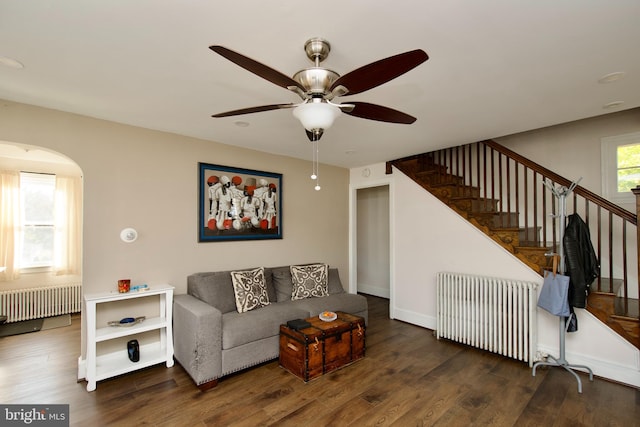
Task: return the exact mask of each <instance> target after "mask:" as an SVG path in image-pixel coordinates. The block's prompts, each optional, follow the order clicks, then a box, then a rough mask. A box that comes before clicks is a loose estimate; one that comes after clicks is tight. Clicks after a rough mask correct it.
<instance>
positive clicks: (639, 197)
mask: <svg viewBox="0 0 640 427" xmlns="http://www.w3.org/2000/svg"><path fill="white" fill-rule="evenodd" d="M631 191H633V194H635V196H636V218H637V217H638V213H640V185H638V186H637V187H636V188H632V189H631ZM636 230H637V233H638V243H637V244H638V247H637V249H636V251H637V254H638V292H640V227H638V226H637V225H636Z"/></svg>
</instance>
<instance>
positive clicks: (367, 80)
mask: <svg viewBox="0 0 640 427" xmlns="http://www.w3.org/2000/svg"><path fill="white" fill-rule="evenodd" d="M427 59H429V56H428V55H427V53H426V52H425V51H423V50H422V49H416V50H412V51H409V52H405V53H401V54H398V55H395V56H390V57H389V58H385V59H381V60H379V61H376V62H372V63H371V64H369V65H365V66H364V67H360V68H358V69H357V70H353V71H351V72H350V73H347V74H345V75H344V76H342V77H339V78H338V79H337V80H336V81H335V82H333V84H332V85H331V88H330V89H329V90H330V91H332V92H333V90H334V89H336V88H338V92H337V93H336V95H340V96H342V95H355V94H357V93H361V92H364V91H366V90H369V89H372V88H374V87H376V86H380V85H381V84H383V83H386V82H388V81H389V80H393V79H395V78H396V77H398V76H401V75H402V74H404V73H406V72H407V71H410V70H412V69H414V68H415V67H417V66H418V65H420V64H422V63H423V62H424V61H426V60H427ZM345 89H346V93H344V92H345Z"/></svg>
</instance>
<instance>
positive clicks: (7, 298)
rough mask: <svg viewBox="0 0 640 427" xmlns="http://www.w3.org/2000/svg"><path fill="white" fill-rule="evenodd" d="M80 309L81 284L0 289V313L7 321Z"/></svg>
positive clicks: (56, 314)
mask: <svg viewBox="0 0 640 427" xmlns="http://www.w3.org/2000/svg"><path fill="white" fill-rule="evenodd" d="M81 309H82V284H81V283H69V284H64V285H56V286H47V287H41V288H29V289H16V290H9V291H0V315H4V316H7V322H18V321H21V320H30V319H39V318H43V317H51V316H58V315H61V314H67V313H77V312H79V311H80V310H81Z"/></svg>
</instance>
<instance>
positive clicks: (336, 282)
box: [327, 268, 344, 295]
mask: <svg viewBox="0 0 640 427" xmlns="http://www.w3.org/2000/svg"><path fill="white" fill-rule="evenodd" d="M327 288H328V290H329V295H333V294H342V293H344V288H343V287H342V282H341V281H340V275H339V274H338V269H337V268H330V269H329V283H328V284H327Z"/></svg>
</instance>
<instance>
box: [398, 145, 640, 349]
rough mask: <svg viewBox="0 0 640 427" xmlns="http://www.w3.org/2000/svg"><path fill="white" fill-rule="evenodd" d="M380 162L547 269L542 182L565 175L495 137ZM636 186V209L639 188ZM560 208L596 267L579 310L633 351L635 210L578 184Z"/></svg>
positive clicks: (549, 205)
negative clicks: (578, 223) (575, 224)
mask: <svg viewBox="0 0 640 427" xmlns="http://www.w3.org/2000/svg"><path fill="white" fill-rule="evenodd" d="M386 166H387V173H392V171H393V169H392V166H394V167H396V168H397V169H398V170H400V171H402V172H403V173H404V174H405V175H407V176H408V177H409V178H411V179H413V180H414V181H415V182H417V183H418V184H420V185H421V186H422V187H424V188H425V189H426V190H427V191H429V192H430V193H432V194H433V195H434V196H436V197H437V198H438V199H440V200H441V201H442V202H443V203H445V204H447V205H448V206H449V207H450V208H451V209H453V210H454V211H455V212H456V213H457V214H458V215H460V216H462V217H463V218H465V219H466V220H467V221H469V222H470V223H471V224H473V225H474V226H475V227H477V228H478V229H480V230H481V231H482V232H484V233H485V234H486V235H488V236H489V237H491V238H492V239H493V240H495V241H496V242H497V243H499V244H500V245H502V246H503V247H504V248H505V249H507V250H508V251H509V252H511V253H512V254H513V255H514V256H515V257H517V258H518V259H520V260H521V261H522V262H523V263H524V264H526V265H527V266H529V267H530V268H531V269H533V270H534V271H536V272H537V273H538V274H541V275H542V274H544V270H545V269H549V268H550V261H551V257H550V255H551V254H553V253H554V252H557V250H558V243H559V242H558V237H559V232H558V226H559V225H558V221H557V220H556V218H554V217H553V214H554V213H556V212H557V199H556V198H555V197H554V196H553V194H552V192H551V191H550V190H549V189H548V188H547V187H546V186H545V185H543V183H544V182H548V183H549V184H550V185H552V186H553V187H556V186H565V187H569V186H570V185H571V181H570V180H569V179H566V178H564V177H561V176H560V175H558V174H556V173H554V172H552V171H550V170H548V169H546V168H544V167H543V166H541V165H538V164H537V163H534V162H532V161H530V160H528V159H526V158H524V157H522V156H520V155H518V154H517V153H515V152H513V151H511V150H509V149H508V148H506V147H503V146H501V145H500V144H498V143H496V142H495V141H483V142H477V143H473V144H468V145H464V146H459V147H451V148H447V149H443V150H438V151H434V152H430V153H424V154H420V155H416V156H411V157H406V158H402V159H397V160H393V161H390V162H387V165H386ZM636 190H637V192H638V194H637V198H638V206H639V208H638V209H640V188H638V189H636ZM636 190H634V193H635V192H636ZM566 213H567V215H569V214H572V213H577V214H578V215H580V217H581V218H582V219H583V220H584V221H585V223H586V224H587V226H588V227H589V229H590V233H591V240H592V244H593V246H594V249H595V251H596V254H597V256H598V259H599V260H600V264H601V269H600V276H599V277H598V278H597V279H596V280H595V281H594V282H593V283H592V284H591V287H590V293H589V297H588V299H587V310H589V312H591V313H592V314H593V315H594V316H596V317H597V318H598V319H599V320H600V321H602V322H603V323H605V324H606V325H608V326H609V327H610V328H611V329H613V330H614V331H616V333H618V334H619V335H620V336H622V337H623V338H625V339H626V340H627V341H629V342H630V343H632V344H633V345H634V346H636V347H637V348H639V349H640V312H639V310H638V294H639V289H638V288H639V286H638V255H637V254H638V253H640V252H638V251H637V248H638V241H639V240H640V239H639V238H638V231H637V215H636V214H633V213H631V212H629V211H627V210H625V209H622V208H620V207H619V206H617V205H615V204H613V203H611V202H609V201H607V200H606V199H603V198H602V197H600V196H598V195H596V194H594V193H592V192H590V191H589V190H587V189H585V188H583V187H580V186H577V187H576V188H575V189H574V191H573V192H572V193H571V194H570V195H569V197H568V198H567V209H566ZM629 248H633V250H630V249H629ZM629 266H631V267H632V268H633V269H634V270H633V271H630V270H629ZM631 283H633V286H632V285H631Z"/></svg>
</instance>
